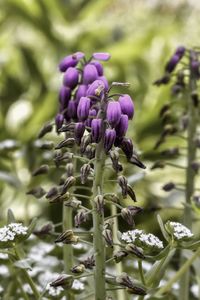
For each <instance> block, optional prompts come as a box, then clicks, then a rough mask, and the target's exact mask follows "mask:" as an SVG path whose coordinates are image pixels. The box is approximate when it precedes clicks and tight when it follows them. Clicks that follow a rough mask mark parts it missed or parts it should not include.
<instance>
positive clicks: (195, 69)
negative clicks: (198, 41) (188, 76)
mask: <svg viewBox="0 0 200 300" xmlns="http://www.w3.org/2000/svg"><path fill="white" fill-rule="evenodd" d="M199 66H200V63H199V61H197V60H192V62H191V70H192V74H193V76H194V77H195V78H197V79H199V77H200V70H199Z"/></svg>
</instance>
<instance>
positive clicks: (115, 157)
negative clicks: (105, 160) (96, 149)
mask: <svg viewBox="0 0 200 300" xmlns="http://www.w3.org/2000/svg"><path fill="white" fill-rule="evenodd" d="M109 156H110V158H111V160H112V166H113V169H114V170H115V171H116V172H121V171H122V170H123V167H122V165H121V164H120V163H119V153H118V151H117V150H112V151H110V152H109Z"/></svg>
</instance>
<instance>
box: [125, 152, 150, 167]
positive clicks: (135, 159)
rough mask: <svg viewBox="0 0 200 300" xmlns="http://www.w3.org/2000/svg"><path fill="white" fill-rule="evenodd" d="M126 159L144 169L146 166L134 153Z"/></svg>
mask: <svg viewBox="0 0 200 300" xmlns="http://www.w3.org/2000/svg"><path fill="white" fill-rule="evenodd" d="M128 161H129V162H130V163H131V164H133V165H136V166H137V167H139V168H141V169H146V166H145V165H144V164H143V163H142V162H141V161H140V160H139V159H138V157H137V156H136V155H132V156H131V158H130V159H129V160H128Z"/></svg>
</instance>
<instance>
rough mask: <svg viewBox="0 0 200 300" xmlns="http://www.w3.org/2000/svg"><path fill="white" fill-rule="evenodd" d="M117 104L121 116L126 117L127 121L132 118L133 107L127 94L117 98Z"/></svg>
mask: <svg viewBox="0 0 200 300" xmlns="http://www.w3.org/2000/svg"><path fill="white" fill-rule="evenodd" d="M119 103H120V106H121V111H122V113H123V114H125V115H127V116H128V118H129V119H132V118H133V116H134V105H133V101H132V99H131V97H130V96H129V95H128V94H125V95H122V96H120V97H119Z"/></svg>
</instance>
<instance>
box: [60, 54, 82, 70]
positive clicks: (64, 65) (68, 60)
mask: <svg viewBox="0 0 200 300" xmlns="http://www.w3.org/2000/svg"><path fill="white" fill-rule="evenodd" d="M77 63H78V60H77V59H76V57H73V55H68V56H66V57H64V58H63V59H62V60H61V62H60V64H59V69H60V71H61V72H65V71H66V70H67V69H68V68H69V67H75V66H76V65H77Z"/></svg>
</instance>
